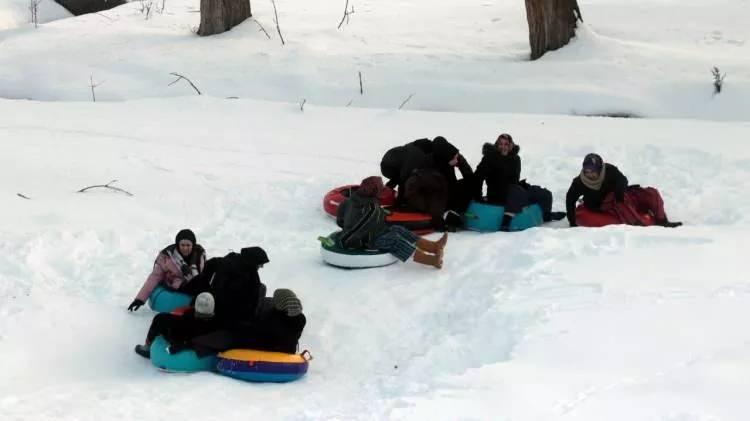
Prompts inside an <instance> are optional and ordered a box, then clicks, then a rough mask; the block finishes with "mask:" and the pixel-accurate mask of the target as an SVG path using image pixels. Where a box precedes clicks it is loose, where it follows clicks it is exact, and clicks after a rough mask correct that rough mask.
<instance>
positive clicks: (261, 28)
mask: <svg viewBox="0 0 750 421" xmlns="http://www.w3.org/2000/svg"><path fill="white" fill-rule="evenodd" d="M253 20H254V21H255V23H257V24H258V26H260V30H261V31H263V33H264V34H266V36H267V37H268V39H271V36H270V35H268V32H266V28H264V27H263V25H261V24H260V22H258V19H253Z"/></svg>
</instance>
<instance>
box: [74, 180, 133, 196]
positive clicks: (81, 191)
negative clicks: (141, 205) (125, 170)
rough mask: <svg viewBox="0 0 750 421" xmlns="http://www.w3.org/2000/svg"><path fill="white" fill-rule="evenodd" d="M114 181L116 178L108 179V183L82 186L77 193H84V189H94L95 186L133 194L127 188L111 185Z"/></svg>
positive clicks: (129, 194)
mask: <svg viewBox="0 0 750 421" xmlns="http://www.w3.org/2000/svg"><path fill="white" fill-rule="evenodd" d="M116 182H117V180H112V181H110V182H109V183H107V184H97V185H94V186H88V187H84V188H82V189H81V190H78V193H84V192H85V191H86V190H89V189H95V188H97V187H99V188H105V189H112V190H116V191H119V192H122V193H125V194H127V195H128V196H133V193H131V192H129V191H127V190H123V189H121V188H119V187H115V186H112V185H111V184H112V183H116Z"/></svg>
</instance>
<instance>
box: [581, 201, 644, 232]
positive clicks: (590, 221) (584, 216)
mask: <svg viewBox="0 0 750 421" xmlns="http://www.w3.org/2000/svg"><path fill="white" fill-rule="evenodd" d="M641 216H642V217H643V219H644V220H646V221H648V223H647V224H646V226H650V225H654V218H653V216H651V214H650V213H642V214H641ZM576 223H577V224H578V225H579V226H582V227H592V228H598V227H603V226H606V225H619V224H622V222H620V218H618V217H617V216H615V215H613V214H611V213H608V212H594V211H592V210H590V209H588V208H587V207H585V206H583V205H578V207H577V208H576Z"/></svg>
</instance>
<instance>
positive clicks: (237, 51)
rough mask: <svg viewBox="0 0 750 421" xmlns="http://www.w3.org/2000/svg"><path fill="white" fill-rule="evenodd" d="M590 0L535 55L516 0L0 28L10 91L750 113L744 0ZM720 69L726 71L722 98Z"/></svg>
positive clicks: (396, 2)
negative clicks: (564, 37)
mask: <svg viewBox="0 0 750 421" xmlns="http://www.w3.org/2000/svg"><path fill="white" fill-rule="evenodd" d="M5 1H7V0H5ZM157 3H158V2H157ZM580 3H581V9H582V11H583V16H584V19H585V23H584V24H583V25H582V27H581V28H580V29H579V31H578V37H577V38H576V39H575V40H574V41H573V42H572V43H571V44H570V46H568V47H566V48H564V49H562V50H561V51H558V52H554V53H550V54H548V55H547V56H545V57H544V58H543V59H541V60H539V61H536V62H529V61H528V59H527V58H528V55H529V47H528V38H527V37H528V30H527V23H526V16H525V9H524V4H523V2H522V1H495V2H491V1H483V2H468V3H466V4H462V3H461V4H460V3H456V2H455V1H433V0H377V1H375V0H357V1H351V2H349V4H350V6H352V7H354V13H353V14H352V15H351V16H350V19H349V20H348V22H344V24H343V25H342V26H341V29H337V26H338V24H339V22H340V20H341V17H342V15H343V11H344V4H345V2H344V1H325V2H314V3H311V2H310V1H308V0H280V1H277V2H276V4H277V6H278V9H279V22H280V26H281V30H282V33H283V34H284V38H285V40H286V45H285V46H282V45H281V42H280V39H279V35H278V34H277V32H276V31H275V26H274V23H273V9H272V7H271V3H270V2H268V1H263V2H252V7H253V13H254V16H255V18H256V19H257V22H256V21H254V20H252V19H251V20H248V21H247V22H245V23H243V24H242V25H240V26H238V27H237V28H235V29H233V30H232V31H230V32H229V33H225V34H222V35H218V36H214V37H209V38H200V37H198V36H196V35H195V34H194V33H193V31H194V30H195V29H196V28H197V26H198V24H199V13H197V12H198V10H199V1H198V0H170V1H167V2H166V3H165V5H166V6H165V11H164V13H156V12H153V13H152V15H151V16H150V18H149V19H146V18H145V15H144V14H143V13H141V12H140V10H141V6H140V3H139V2H133V3H130V4H126V5H123V6H120V7H118V8H115V9H112V10H109V11H106V12H102V13H99V14H91V15H85V16H80V17H77V18H73V19H64V20H61V21H56V22H53V23H50V24H46V25H44V26H43V27H42V28H39V29H37V30H34V29H33V28H27V29H25V30H19V31H14V32H5V33H0V42H1V45H2V49H3V54H2V55H0V97H5V98H30V99H36V100H80V101H87V100H90V89H89V88H88V85H89V83H90V77H93V80H94V83H101V85H100V86H99V87H98V88H97V98H98V99H99V100H123V99H132V98H145V97H163V96H182V95H193V94H194V92H193V90H192V89H191V88H189V87H188V86H187V85H182V84H178V85H173V86H169V83H170V82H171V81H172V80H173V79H174V77H173V76H171V75H170V73H171V72H177V73H181V74H184V75H185V76H187V77H189V78H190V79H191V80H193V81H194V82H195V84H196V85H197V86H198V87H199V89H200V90H201V91H202V92H203V93H204V94H206V95H211V96H215V97H220V98H224V97H235V96H237V97H244V98H255V99H268V100H274V101H282V102H300V101H302V100H303V99H304V100H306V101H307V102H308V103H312V104H325V105H329V106H345V105H347V104H351V106H354V107H377V108H396V107H398V106H399V105H400V104H401V103H402V102H403V101H404V100H405V99H406V98H407V97H408V96H409V95H411V94H413V97H412V98H411V99H410V100H409V102H408V103H407V104H406V105H405V108H408V109H418V110H435V111H472V112H478V111H494V112H498V111H500V112H532V113H561V114H611V113H620V114H622V113H625V114H632V115H638V116H646V117H667V118H674V117H680V118H700V119H716V120H748V119H750V111H749V110H750V100H749V99H748V98H750V42H748V40H749V39H750V25H747V22H750V5H748V2H747V0H720V1H715V0H690V1H681V2H675V1H637V2H632V1H627V2H623V1H621V0H618V1H615V0H581V2H580ZM258 23H260V24H261V25H262V26H263V27H264V28H265V30H266V31H267V32H268V34H269V37H270V38H267V37H266V35H265V34H264V33H263V32H262V31H261V30H260V26H259V25H258ZM48 62H51V63H54V65H46V64H44V63H48ZM713 66H718V67H719V68H720V69H721V71H722V72H723V73H726V74H727V78H726V80H725V86H724V91H723V92H722V94H721V95H718V96H713V86H712V77H711V73H710V70H711V68H712V67H713ZM359 72H361V74H362V79H363V87H364V95H360V92H359Z"/></svg>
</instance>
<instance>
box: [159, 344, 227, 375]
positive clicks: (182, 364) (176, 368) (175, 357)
mask: <svg viewBox="0 0 750 421" xmlns="http://www.w3.org/2000/svg"><path fill="white" fill-rule="evenodd" d="M168 346H169V342H167V340H166V339H164V338H163V337H161V336H157V337H156V339H154V342H153V343H151V364H153V365H155V366H156V367H157V368H160V369H162V370H165V371H169V372H174V373H193V372H196V371H213V370H215V369H216V362H217V358H216V355H208V356H206V357H203V358H199V357H198V356H197V355H196V354H195V351H193V350H190V349H186V350H184V351H180V352H178V353H176V354H170V353H168V352H167V347H168Z"/></svg>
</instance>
